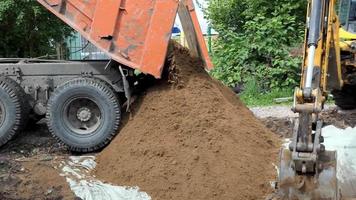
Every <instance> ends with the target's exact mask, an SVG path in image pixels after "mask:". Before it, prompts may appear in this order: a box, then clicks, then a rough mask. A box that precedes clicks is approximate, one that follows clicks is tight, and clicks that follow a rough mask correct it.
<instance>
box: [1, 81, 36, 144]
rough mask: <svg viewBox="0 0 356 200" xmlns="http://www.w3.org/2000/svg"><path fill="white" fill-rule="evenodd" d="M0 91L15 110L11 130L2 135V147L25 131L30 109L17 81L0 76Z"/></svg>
mask: <svg viewBox="0 0 356 200" xmlns="http://www.w3.org/2000/svg"><path fill="white" fill-rule="evenodd" d="M0 91H1V92H5V93H6V94H7V95H8V96H9V97H10V101H11V102H10V103H11V104H12V107H13V108H15V109H14V110H12V111H11V112H13V113H14V114H15V115H14V116H13V119H11V120H10V121H11V122H10V123H11V124H10V128H9V129H8V130H7V131H5V130H4V132H2V133H1V134H0V146H2V145H4V144H6V143H7V142H8V141H10V140H11V139H12V138H13V137H14V136H15V135H16V134H17V133H19V132H20V131H21V130H23V129H24V127H25V126H26V124H27V120H28V114H29V110H30V109H29V106H28V105H27V101H26V94H25V91H24V90H23V89H22V87H21V86H20V85H19V84H18V83H17V82H16V81H14V80H12V79H10V78H8V77H5V76H0ZM4 106H5V107H7V106H8V108H9V107H11V106H10V105H6V104H5V105H4ZM0 131H1V128H0Z"/></svg>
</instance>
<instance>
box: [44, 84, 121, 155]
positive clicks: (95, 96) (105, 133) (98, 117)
mask: <svg viewBox="0 0 356 200" xmlns="http://www.w3.org/2000/svg"><path fill="white" fill-rule="evenodd" d="M47 106H48V107H47V115H46V118H47V125H48V128H49V130H50V132H51V133H52V135H54V137H55V138H57V139H59V140H60V141H61V142H63V143H64V144H66V145H67V146H68V147H69V149H70V150H71V151H75V152H91V151H95V150H98V149H100V148H102V147H104V146H106V145H107V144H108V143H109V142H110V141H111V139H112V138H113V137H114V136H115V135H116V133H117V130H118V127H119V124H120V119H121V110H120V108H121V107H120V103H119V101H118V99H117V97H116V94H115V93H114V91H113V90H112V89H111V88H110V86H108V85H107V84H106V83H105V82H103V81H101V80H98V79H91V78H78V79H75V80H71V81H69V82H67V83H64V84H63V85H61V86H59V87H58V88H57V89H56V90H55V91H54V92H53V94H52V96H51V97H50V99H49V101H48V105H47Z"/></svg>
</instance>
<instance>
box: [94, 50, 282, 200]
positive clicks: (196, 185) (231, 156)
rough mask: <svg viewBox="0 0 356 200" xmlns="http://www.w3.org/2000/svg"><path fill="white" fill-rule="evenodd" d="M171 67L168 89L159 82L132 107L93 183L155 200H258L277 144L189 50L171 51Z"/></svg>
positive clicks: (100, 161) (264, 189)
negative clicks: (108, 184)
mask: <svg viewBox="0 0 356 200" xmlns="http://www.w3.org/2000/svg"><path fill="white" fill-rule="evenodd" d="M169 63H170V72H171V73H170V76H169V77H170V79H169V80H170V82H171V83H170V84H167V80H161V81H160V82H159V83H157V84H156V85H155V86H154V87H151V88H149V89H148V91H147V92H146V94H145V95H143V96H142V97H141V98H139V99H138V100H137V102H136V103H135V104H134V105H133V107H132V112H131V116H130V117H129V118H128V119H126V120H124V122H123V124H122V129H121V130H120V133H119V135H118V136H117V137H116V138H115V140H114V141H112V142H111V144H110V146H108V147H107V148H106V149H104V150H103V152H101V153H100V154H99V155H98V158H97V160H98V166H97V168H96V175H97V176H98V178H99V179H101V180H105V181H108V182H111V183H113V184H118V185H128V186H139V187H140V188H141V189H142V190H143V191H145V192H147V193H148V194H149V195H151V196H152V199H155V200H169V199H175V200H179V199H182V200H186V199H194V200H199V199H204V200H209V199H211V200H213V199H214V200H217V199H243V200H246V199H264V197H265V196H267V194H269V193H270V192H271V186H270V181H273V180H275V176H276V172H275V169H274V167H273V165H272V163H276V159H277V157H278V156H277V154H278V148H279V142H278V141H279V140H278V139H276V136H275V135H273V134H272V133H271V132H269V131H268V130H267V129H265V127H264V126H263V125H262V124H261V123H260V122H259V121H258V120H257V119H255V117H254V116H253V114H252V113H251V112H250V111H249V110H248V109H247V108H246V107H245V106H244V105H243V104H242V103H241V102H240V100H239V99H238V98H237V97H236V96H235V94H234V93H233V92H232V91H230V89H228V88H226V87H224V86H223V85H221V84H220V83H218V82H217V81H215V80H213V79H211V78H210V77H209V75H208V74H207V73H206V72H205V71H204V70H203V69H202V68H201V67H200V66H201V63H200V62H199V61H198V60H196V59H193V58H191V57H190V56H189V53H188V51H187V50H185V49H183V48H181V47H178V46H177V45H175V47H174V50H172V51H171V54H170V56H169Z"/></svg>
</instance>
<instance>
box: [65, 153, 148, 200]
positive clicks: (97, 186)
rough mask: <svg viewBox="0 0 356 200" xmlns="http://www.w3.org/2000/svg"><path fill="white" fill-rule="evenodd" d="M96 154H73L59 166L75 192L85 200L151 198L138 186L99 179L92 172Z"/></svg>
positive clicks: (139, 199) (144, 199)
mask: <svg viewBox="0 0 356 200" xmlns="http://www.w3.org/2000/svg"><path fill="white" fill-rule="evenodd" d="M95 166H96V162H95V157H94V156H71V157H69V160H68V161H66V162H62V163H61V164H60V166H59V169H60V170H61V174H60V175H61V176H64V177H65V178H66V180H67V182H68V184H69V186H70V188H71V190H72V191H73V192H74V194H75V195H76V196H77V197H79V198H81V199H83V200H151V197H150V196H149V195H148V194H147V193H145V192H142V191H140V189H139V188H138V187H126V186H114V185H111V184H107V183H103V182H101V181H99V180H97V179H96V178H95V177H94V176H92V175H91V174H90V172H91V171H92V170H93V169H94V168H95Z"/></svg>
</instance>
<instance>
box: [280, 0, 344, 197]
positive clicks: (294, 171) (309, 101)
mask: <svg viewBox="0 0 356 200" xmlns="http://www.w3.org/2000/svg"><path fill="white" fill-rule="evenodd" d="M336 8H337V5H336V0H309V3H308V12H307V13H308V15H307V27H306V31H305V42H304V56H303V64H302V73H301V74H302V76H301V82H300V86H299V87H298V88H296V89H295V94H294V104H293V107H292V110H293V111H294V112H296V113H298V114H299V119H298V121H297V122H296V123H295V128H294V132H293V139H292V142H291V144H290V146H289V149H286V150H282V151H281V154H280V159H281V164H280V174H279V186H280V192H281V193H282V194H283V195H284V196H285V197H286V198H288V199H338V198H339V194H338V187H337V178H336V163H337V162H336V152H331V151H327V150H326V148H325V146H324V145H323V144H322V143H323V140H324V138H323V137H322V133H321V131H322V121H321V120H320V118H319V113H320V112H321V111H322V110H323V108H324V103H325V101H326V100H327V97H328V92H329V91H331V90H339V89H341V88H342V86H343V79H342V69H341V58H340V45H339V41H340V36H339V27H340V23H339V19H338V16H337V12H336V10H337V9H336Z"/></svg>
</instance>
